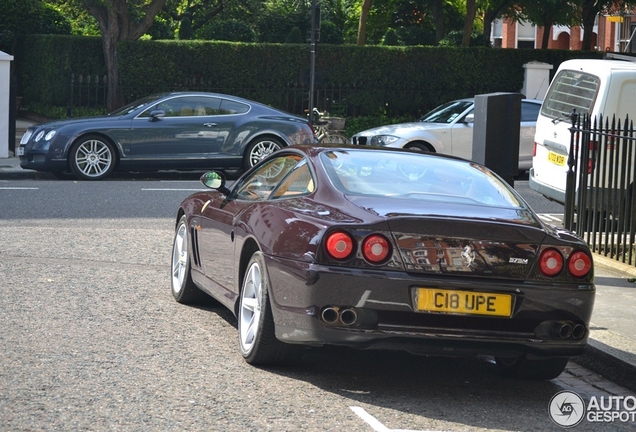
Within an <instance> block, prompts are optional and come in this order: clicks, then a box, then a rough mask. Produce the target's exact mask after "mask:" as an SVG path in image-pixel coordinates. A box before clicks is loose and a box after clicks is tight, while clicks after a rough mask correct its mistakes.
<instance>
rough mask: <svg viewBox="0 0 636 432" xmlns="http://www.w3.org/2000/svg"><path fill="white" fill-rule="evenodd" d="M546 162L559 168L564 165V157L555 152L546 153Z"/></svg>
mask: <svg viewBox="0 0 636 432" xmlns="http://www.w3.org/2000/svg"><path fill="white" fill-rule="evenodd" d="M548 160H549V161H550V162H552V163H553V164H556V165H559V166H563V165H565V156H564V155H560V154H558V153H555V152H548Z"/></svg>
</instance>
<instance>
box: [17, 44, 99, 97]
mask: <svg viewBox="0 0 636 432" xmlns="http://www.w3.org/2000/svg"><path fill="white" fill-rule="evenodd" d="M15 60H16V72H17V76H18V79H17V82H18V93H19V95H20V96H23V98H24V99H23V105H26V106H32V105H40V106H41V105H50V106H55V107H64V108H65V107H66V106H67V105H68V102H69V99H70V88H71V74H72V73H75V74H76V75H78V74H97V75H100V76H103V75H104V74H106V66H105V64H104V56H103V54H102V41H101V38H99V37H79V36H53V35H46V36H43V35H29V36H26V37H25V38H24V39H22V40H21V41H20V43H19V46H18V50H17V53H16V56H15Z"/></svg>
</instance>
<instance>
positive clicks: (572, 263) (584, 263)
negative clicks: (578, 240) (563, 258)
mask: <svg viewBox="0 0 636 432" xmlns="http://www.w3.org/2000/svg"><path fill="white" fill-rule="evenodd" d="M568 270H570V273H572V276H575V277H583V276H587V274H588V273H589V272H590V270H592V259H591V258H590V257H589V255H588V254H586V253H585V252H581V251H578V252H574V253H573V254H572V255H570V258H568Z"/></svg>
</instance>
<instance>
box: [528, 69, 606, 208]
mask: <svg viewBox="0 0 636 432" xmlns="http://www.w3.org/2000/svg"><path fill="white" fill-rule="evenodd" d="M600 86H601V80H600V78H599V77H597V76H595V75H592V74H590V73H587V72H583V71H580V70H571V69H563V70H560V71H559V72H558V73H557V76H556V77H555V78H554V80H553V81H552V83H551V84H550V88H549V89H548V93H547V94H546V97H545V99H544V101H543V104H542V106H541V112H540V114H539V118H538V119H537V129H536V134H535V151H534V156H533V158H532V170H531V173H530V175H531V181H530V186H531V187H532V189H534V190H537V191H538V192H540V193H542V194H543V195H545V196H547V197H548V198H551V199H553V200H555V201H558V202H561V203H564V202H565V184H566V173H567V169H568V167H567V160H568V154H569V150H570V131H569V128H570V127H571V125H572V123H571V119H570V114H571V113H572V111H573V110H576V112H577V113H579V114H589V113H591V112H592V110H593V108H594V104H595V102H597V101H596V99H597V96H598V94H599V88H600Z"/></svg>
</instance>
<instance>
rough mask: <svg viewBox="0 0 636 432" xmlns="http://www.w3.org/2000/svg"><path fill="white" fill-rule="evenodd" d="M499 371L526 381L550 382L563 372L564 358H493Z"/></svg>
mask: <svg viewBox="0 0 636 432" xmlns="http://www.w3.org/2000/svg"><path fill="white" fill-rule="evenodd" d="M495 362H496V363H497V367H498V368H499V371H500V372H501V373H502V374H503V375H505V376H508V377H511V378H517V379H526V380H538V381H541V380H551V379H554V378H556V377H558V376H559V375H561V373H562V372H563V371H564V370H565V367H566V366H567V364H568V359H567V358H566V357H549V358H534V359H528V357H527V355H522V356H519V357H515V358H500V357H495Z"/></svg>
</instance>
